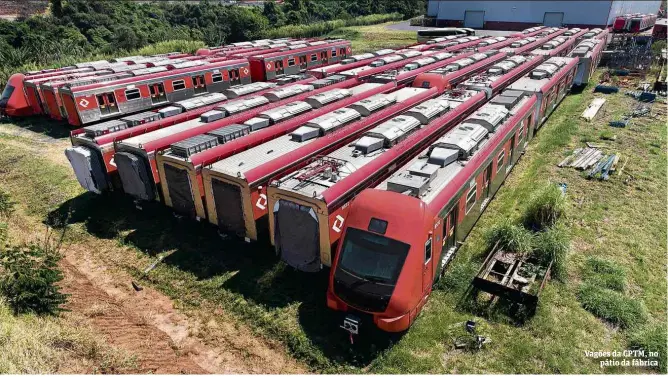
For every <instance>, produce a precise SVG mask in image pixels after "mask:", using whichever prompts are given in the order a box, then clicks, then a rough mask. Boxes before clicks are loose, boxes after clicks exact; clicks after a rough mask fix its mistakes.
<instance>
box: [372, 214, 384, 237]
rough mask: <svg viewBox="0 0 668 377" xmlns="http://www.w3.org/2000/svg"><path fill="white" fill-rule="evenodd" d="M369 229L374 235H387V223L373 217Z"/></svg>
mask: <svg viewBox="0 0 668 377" xmlns="http://www.w3.org/2000/svg"><path fill="white" fill-rule="evenodd" d="M368 229H369V231H371V232H374V233H380V234H385V231H387V221H385V220H380V219H377V218H375V217H372V218H371V221H369V228H368Z"/></svg>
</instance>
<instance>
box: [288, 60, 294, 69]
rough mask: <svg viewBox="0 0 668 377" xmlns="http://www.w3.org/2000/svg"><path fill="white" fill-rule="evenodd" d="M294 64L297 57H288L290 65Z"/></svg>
mask: <svg viewBox="0 0 668 377" xmlns="http://www.w3.org/2000/svg"><path fill="white" fill-rule="evenodd" d="M293 65H295V58H290V59H288V67H292V66H293Z"/></svg>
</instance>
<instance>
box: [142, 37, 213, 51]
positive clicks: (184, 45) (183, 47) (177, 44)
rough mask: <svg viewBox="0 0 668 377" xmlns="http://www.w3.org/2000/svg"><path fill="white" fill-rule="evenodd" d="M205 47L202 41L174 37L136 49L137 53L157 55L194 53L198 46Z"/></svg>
mask: <svg viewBox="0 0 668 377" xmlns="http://www.w3.org/2000/svg"><path fill="white" fill-rule="evenodd" d="M203 47H206V46H205V44H204V42H202V41H187V40H183V39H175V40H171V41H163V42H158V43H154V44H152V45H148V46H145V47H142V48H140V49H139V50H137V54H138V55H158V54H166V53H169V52H176V51H179V52H184V53H188V54H194V53H195V52H196V51H197V50H199V49H200V48H203Z"/></svg>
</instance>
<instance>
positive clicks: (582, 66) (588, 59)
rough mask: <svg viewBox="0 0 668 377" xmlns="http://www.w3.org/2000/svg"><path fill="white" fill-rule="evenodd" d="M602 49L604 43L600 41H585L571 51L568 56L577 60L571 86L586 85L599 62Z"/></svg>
mask: <svg viewBox="0 0 668 377" xmlns="http://www.w3.org/2000/svg"><path fill="white" fill-rule="evenodd" d="M604 49H605V41H603V40H600V39H587V40H584V41H582V42H580V44H578V45H577V46H576V47H575V49H573V51H571V53H570V54H569V55H568V56H570V57H577V58H578V68H577V72H576V74H575V79H574V81H573V85H576V86H583V85H587V83H588V82H589V79H591V77H592V75H593V74H594V71H596V67H598V64H599V63H600V61H601V57H602V56H603V50H604Z"/></svg>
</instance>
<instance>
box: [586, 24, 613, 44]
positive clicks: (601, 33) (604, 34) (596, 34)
mask: <svg viewBox="0 0 668 377" xmlns="http://www.w3.org/2000/svg"><path fill="white" fill-rule="evenodd" d="M608 34H610V32H609V29H599V28H595V29H591V30H589V31H588V32H586V33H584V34H583V35H582V39H592V38H596V39H600V40H603V41H605V43H606V44H607V43H608Z"/></svg>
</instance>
